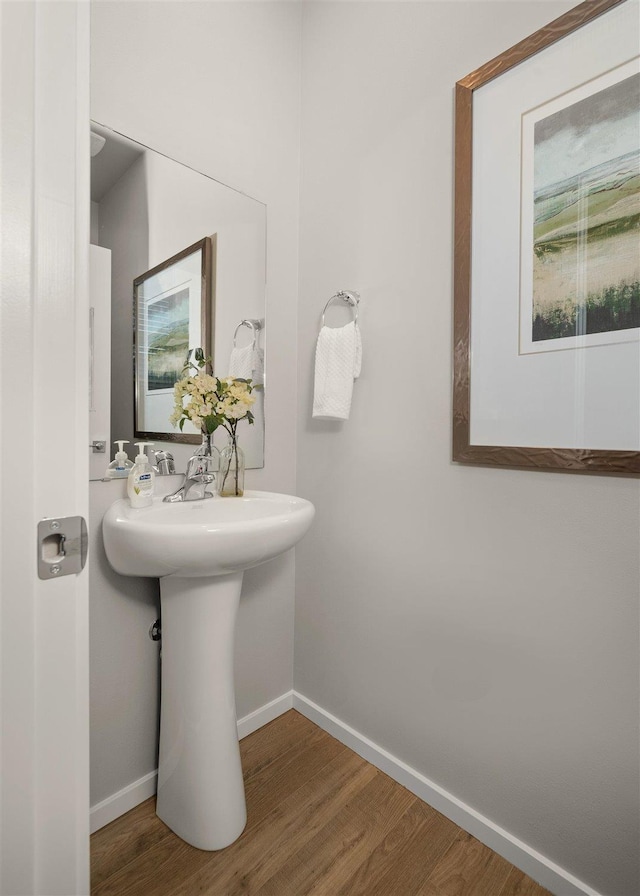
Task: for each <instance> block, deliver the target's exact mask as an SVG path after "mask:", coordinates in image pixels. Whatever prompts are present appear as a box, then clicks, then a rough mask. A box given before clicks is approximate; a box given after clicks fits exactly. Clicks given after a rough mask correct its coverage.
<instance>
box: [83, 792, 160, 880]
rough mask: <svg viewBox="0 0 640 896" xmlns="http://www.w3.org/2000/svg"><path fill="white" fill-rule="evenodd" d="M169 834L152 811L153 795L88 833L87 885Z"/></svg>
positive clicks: (127, 862) (119, 866) (131, 860)
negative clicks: (97, 829) (89, 864)
mask: <svg viewBox="0 0 640 896" xmlns="http://www.w3.org/2000/svg"><path fill="white" fill-rule="evenodd" d="M169 836H173V835H172V834H171V831H170V830H169V828H168V827H167V826H166V824H164V823H163V822H162V821H160V819H159V818H158V816H157V815H156V800H155V797H152V798H151V799H148V800H145V802H144V803H140V805H139V806H136V807H135V809H132V810H131V811H130V812H127V814H126V815H121V816H120V818H116V819H115V821H112V822H111V823H110V824H108V825H105V827H103V828H100V830H99V831H96V832H95V834H93V836H92V837H91V888H92V889H94V888H95V887H97V886H98V884H100V883H102V881H104V880H106V879H107V878H108V877H110V876H111V875H112V874H115V873H116V872H117V871H120V869H121V868H122V867H123V866H124V865H128V864H129V862H133V861H135V860H136V859H137V858H138V857H140V856H141V855H142V854H143V853H144V852H145V851H146V850H147V849H150V848H151V847H152V846H155V845H156V844H158V843H161V842H162V841H163V840H164V839H165V838H166V837H169Z"/></svg>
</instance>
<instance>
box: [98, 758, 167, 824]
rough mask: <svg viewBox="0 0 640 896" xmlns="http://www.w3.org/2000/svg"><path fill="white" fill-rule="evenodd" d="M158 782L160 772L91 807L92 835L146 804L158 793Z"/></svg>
mask: <svg viewBox="0 0 640 896" xmlns="http://www.w3.org/2000/svg"><path fill="white" fill-rule="evenodd" d="M157 782H158V770H157V769H156V770H155V771H152V772H149V774H148V775H145V776H144V778H139V779H138V780H137V781H134V782H133V783H132V784H129V785H127V787H123V788H122V790H119V791H118V792H117V793H114V794H112V795H111V796H108V797H107V798H106V800H102V802H101V803H97V804H96V805H95V806H92V807H91V812H90V815H89V825H90V827H89V830H90V831H91V833H92V834H95V832H96V831H99V830H100V828H103V827H104V826H105V824H109V822H110V821H115V819H116V818H120V816H121V815H124V813H125V812H128V811H129V810H130V809H135V807H136V806H138V805H140V803H144V801H145V800H148V799H149V797H150V796H153V795H154V793H155V792H156V788H157Z"/></svg>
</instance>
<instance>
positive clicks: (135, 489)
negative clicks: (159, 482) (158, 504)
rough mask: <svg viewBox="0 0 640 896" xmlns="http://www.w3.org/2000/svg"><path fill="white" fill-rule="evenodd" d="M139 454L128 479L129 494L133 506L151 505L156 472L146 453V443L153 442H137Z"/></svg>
mask: <svg viewBox="0 0 640 896" xmlns="http://www.w3.org/2000/svg"><path fill="white" fill-rule="evenodd" d="M135 444H136V447H137V448H138V455H137V457H136V462H135V464H134V465H133V467H132V468H131V470H130V472H129V478H128V479H127V494H128V496H129V500H130V501H131V506H132V507H150V506H151V504H152V503H153V489H154V480H155V478H156V474H155V473H154V472H153V467H152V466H151V464H150V463H149V458H148V457H147V455H146V454H145V453H144V449H145V446H146V445H153V442H136V443H135Z"/></svg>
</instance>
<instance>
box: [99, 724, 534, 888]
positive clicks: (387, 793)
mask: <svg viewBox="0 0 640 896" xmlns="http://www.w3.org/2000/svg"><path fill="white" fill-rule="evenodd" d="M241 753H242V759H243V768H244V775H245V781H246V794H247V809H248V823H247V827H246V829H245V831H244V833H243V834H242V836H241V837H240V838H239V839H238V840H237V841H236V842H235V843H234V844H232V845H231V846H229V847H227V848H226V849H224V850H220V851H218V852H205V851H202V850H198V849H195V848H194V847H192V846H189V845H188V844H187V843H185V842H184V841H182V840H181V839H180V838H179V837H177V836H176V835H175V834H173V833H172V832H171V831H170V830H169V828H167V826H166V825H165V824H164V823H163V822H162V821H160V819H159V818H158V817H157V816H156V814H155V800H154V799H151V800H147V801H146V802H145V803H143V804H141V805H140V806H138V807H136V808H135V809H133V810H132V811H131V812H129V813H127V815H124V816H122V817H121V818H119V819H117V820H116V821H114V822H112V823H111V824H110V825H108V826H107V827H105V828H103V829H102V830H100V831H98V832H97V833H96V834H94V835H93V837H92V838H91V848H92V894H93V896H168V894H171V896H196V894H201V896H309V894H314V896H551V894H549V893H548V892H547V891H546V890H544V889H543V888H542V887H540V886H539V885H538V884H536V883H535V882H534V881H532V880H531V879H530V878H529V877H527V876H526V875H525V874H523V873H522V872H521V871H519V870H518V869H516V868H514V867H513V866H512V865H510V864H509V863H508V862H506V861H505V860H504V859H502V858H501V857H500V856H498V855H497V854H496V853H493V852H492V851H491V850H490V849H488V848H487V847H485V846H483V845H482V844H481V843H480V842H479V841H478V840H476V839H475V838H474V837H471V836H470V835H469V834H467V833H465V832H464V831H462V830H461V829H460V828H459V827H457V826H456V825H455V824H454V823H453V822H451V821H449V820H448V819H447V818H445V817H444V816H442V815H440V813H438V812H436V811H435V809H433V808H431V807H430V806H428V805H427V804H426V803H423V802H422V801H420V800H419V799H417V797H415V796H413V794H411V793H409V792H408V791H407V790H405V789H404V788H403V787H402V786H401V785H400V784H398V783H397V782H395V781H393V780H392V779H391V778H388V777H387V776H386V775H384V774H383V773H382V772H380V771H378V769H376V768H375V767H374V766H372V765H370V764H369V763H368V762H366V761H365V760H364V759H361V758H360V757H359V756H357V755H356V754H355V753H353V752H352V751H351V750H349V749H348V748H347V747H345V746H343V745H342V744H341V743H339V742H338V741H337V740H335V739H334V738H332V737H330V735H328V734H327V733H326V732H324V731H322V730H321V729H320V728H319V727H318V726H316V725H314V724H313V723H312V722H309V721H308V720H307V719H306V718H304V717H303V716H301V715H300V714H299V713H297V712H295V711H294V710H291V711H289V712H287V713H286V714H284V715H283V716H280V717H279V718H278V719H276V720H275V721H274V722H271V723H270V724H269V725H267V726H265V727H264V728H262V729H260V730H259V731H256V732H254V733H253V734H252V735H249V737H247V738H245V739H244V740H243V741H242V742H241Z"/></svg>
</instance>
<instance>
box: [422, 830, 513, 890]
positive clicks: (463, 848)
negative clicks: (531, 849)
mask: <svg viewBox="0 0 640 896" xmlns="http://www.w3.org/2000/svg"><path fill="white" fill-rule="evenodd" d="M512 867H513V866H512V865H511V864H510V863H509V862H507V860H506V859H503V858H502V856H499V855H498V854H497V853H495V852H493V851H492V850H491V849H489V847H488V846H485V845H484V844H483V843H480V841H479V840H476V838H475V837H472V836H471V834H467V832H466V831H463V830H461V831H460V833H459V834H458V836H457V837H456V839H455V841H454V842H453V843H452V845H451V846H450V847H449V849H448V850H447V851H446V852H445V854H444V855H443V856H442V858H441V859H440V860H439V861H438V862H437V864H436V866H435V868H434V870H433V872H432V873H431V874H430V875H429V877H428V878H427V881H426V882H425V889H424V891H423V890H419V891H418V894H416V896H426V894H427V893H429V890H428V888H427V887H431V888H434V889H435V890H436V892H437V893H438V894H440V896H464V894H473V896H497V894H499V893H500V891H501V890H502V888H503V886H504V884H505V883H506V880H507V877H508V876H509V871H510V870H511V868H512Z"/></svg>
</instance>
